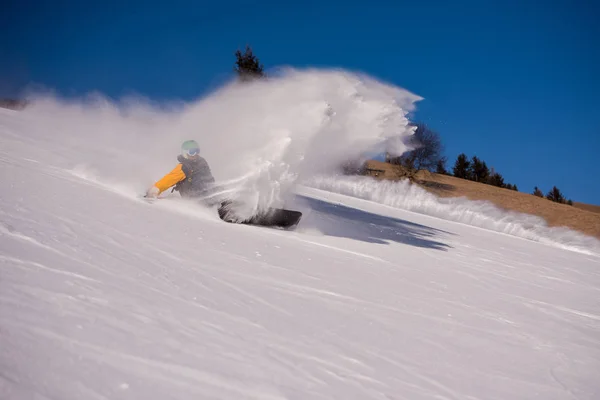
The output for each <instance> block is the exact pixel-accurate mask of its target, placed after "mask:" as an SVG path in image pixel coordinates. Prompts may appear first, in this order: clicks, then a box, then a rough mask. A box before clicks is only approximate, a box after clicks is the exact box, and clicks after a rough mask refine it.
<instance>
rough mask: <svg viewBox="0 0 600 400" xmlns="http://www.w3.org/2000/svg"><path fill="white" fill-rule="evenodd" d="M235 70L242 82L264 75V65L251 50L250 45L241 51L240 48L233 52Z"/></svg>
mask: <svg viewBox="0 0 600 400" xmlns="http://www.w3.org/2000/svg"><path fill="white" fill-rule="evenodd" d="M235 58H236V61H235V65H236V67H235V72H237V74H238V76H239V79H240V80H241V81H242V82H248V81H251V80H253V79H257V78H263V77H265V73H264V66H263V65H262V64H261V63H260V61H259V60H258V58H257V57H256V56H255V55H254V53H253V52H252V49H251V48H250V46H246V50H245V51H244V53H242V52H241V51H240V50H237V51H236V52H235Z"/></svg>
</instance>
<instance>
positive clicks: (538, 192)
mask: <svg viewBox="0 0 600 400" xmlns="http://www.w3.org/2000/svg"><path fill="white" fill-rule="evenodd" d="M533 195H534V196H537V197H544V193H543V192H542V191H541V190H540V188H539V187H537V186H536V187H534V188H533Z"/></svg>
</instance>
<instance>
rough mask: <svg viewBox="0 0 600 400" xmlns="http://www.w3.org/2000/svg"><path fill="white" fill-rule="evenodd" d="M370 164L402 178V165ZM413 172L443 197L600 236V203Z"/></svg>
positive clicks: (417, 179)
mask: <svg viewBox="0 0 600 400" xmlns="http://www.w3.org/2000/svg"><path fill="white" fill-rule="evenodd" d="M366 167H367V174H368V171H369V169H371V170H375V169H376V170H379V171H385V172H384V173H381V172H380V173H379V175H378V176H377V179H396V180H397V179H402V177H401V176H400V175H402V174H399V173H398V172H397V171H398V166H395V165H392V164H389V163H384V162H380V161H374V160H370V161H368V162H367V164H366ZM413 175H414V176H413V179H412V181H413V182H415V183H416V184H418V185H419V186H421V187H423V188H424V189H425V190H427V191H428V192H430V193H433V194H435V195H437V196H439V197H466V198H468V199H470V200H487V201H489V202H491V203H493V204H494V205H496V206H497V207H500V208H502V209H505V210H513V211H517V212H521V213H526V214H532V215H537V216H539V217H542V218H544V219H545V220H546V222H547V223H548V225H549V226H564V227H568V228H571V229H574V230H577V231H580V232H583V233H585V234H588V235H591V236H595V237H597V238H600V206H595V205H589V204H584V203H574V205H573V206H569V205H567V204H558V203H554V202H552V201H550V200H547V199H545V198H540V197H537V196H534V195H532V194H528V193H521V192H517V191H514V190H509V189H503V188H499V187H496V186H491V185H486V184H482V183H478V182H472V181H468V180H465V179H459V178H455V177H452V176H447V175H439V174H433V173H430V172H427V171H419V172H418V173H416V174H413Z"/></svg>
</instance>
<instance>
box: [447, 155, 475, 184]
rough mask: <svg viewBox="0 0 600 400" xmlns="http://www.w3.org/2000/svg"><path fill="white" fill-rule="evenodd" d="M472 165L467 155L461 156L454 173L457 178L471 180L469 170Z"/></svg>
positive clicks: (453, 170)
mask: <svg viewBox="0 0 600 400" xmlns="http://www.w3.org/2000/svg"><path fill="white" fill-rule="evenodd" d="M470 166H471V163H470V162H469V160H468V159H467V155H466V154H465V153H461V154H459V156H458V158H457V159H456V162H455V163H454V168H453V169H452V172H453V174H454V176H455V177H457V178H462V179H469V169H470Z"/></svg>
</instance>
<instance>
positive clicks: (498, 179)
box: [488, 172, 505, 187]
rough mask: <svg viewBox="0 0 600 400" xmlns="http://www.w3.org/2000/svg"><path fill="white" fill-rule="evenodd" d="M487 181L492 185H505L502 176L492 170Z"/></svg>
mask: <svg viewBox="0 0 600 400" xmlns="http://www.w3.org/2000/svg"><path fill="white" fill-rule="evenodd" d="M488 183H489V184H490V185H493V186H498V187H505V184H504V177H503V176H502V175H500V174H499V173H497V172H494V173H493V174H492V175H490V178H489V179H488Z"/></svg>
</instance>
